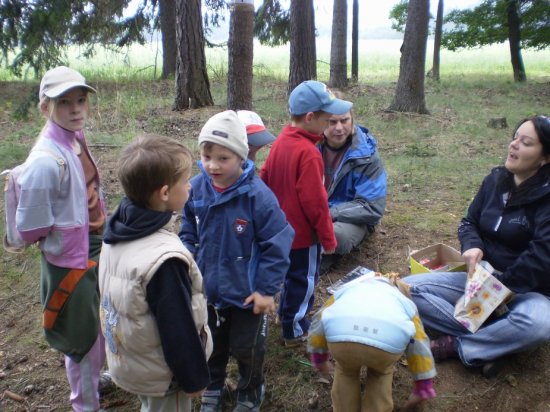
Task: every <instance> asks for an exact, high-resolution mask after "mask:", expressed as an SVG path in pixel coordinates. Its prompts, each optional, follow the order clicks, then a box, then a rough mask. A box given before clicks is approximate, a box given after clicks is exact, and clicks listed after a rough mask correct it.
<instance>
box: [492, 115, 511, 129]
mask: <svg viewBox="0 0 550 412" xmlns="http://www.w3.org/2000/svg"><path fill="white" fill-rule="evenodd" d="M487 126H489V127H492V128H493V129H506V128H508V123H507V122H506V117H495V118H493V119H489V122H488V123H487Z"/></svg>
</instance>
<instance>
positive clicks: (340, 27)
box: [328, 0, 348, 87]
mask: <svg viewBox="0 0 550 412" xmlns="http://www.w3.org/2000/svg"><path fill="white" fill-rule="evenodd" d="M347 4H348V0H334V6H333V9H332V36H331V38H332V40H331V43H330V79H329V82H328V83H329V85H330V86H331V87H345V86H347V84H348V60H347V52H348V47H347V34H348V6H347Z"/></svg>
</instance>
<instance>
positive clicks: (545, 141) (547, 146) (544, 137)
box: [512, 115, 550, 156]
mask: <svg viewBox="0 0 550 412" xmlns="http://www.w3.org/2000/svg"><path fill="white" fill-rule="evenodd" d="M525 122H532V123H533V126H534V127H535V132H536V133H537V136H538V137H539V140H540V143H541V144H542V152H543V154H544V155H545V156H550V118H549V117H547V116H543V115H537V116H532V117H526V118H525V119H523V120H521V121H520V122H519V123H518V125H517V126H516V128H515V129H514V133H513V134H512V137H514V136H515V135H516V132H517V131H518V129H519V127H520V126H521V125H522V124H523V123H525Z"/></svg>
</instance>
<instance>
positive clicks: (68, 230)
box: [16, 121, 105, 269]
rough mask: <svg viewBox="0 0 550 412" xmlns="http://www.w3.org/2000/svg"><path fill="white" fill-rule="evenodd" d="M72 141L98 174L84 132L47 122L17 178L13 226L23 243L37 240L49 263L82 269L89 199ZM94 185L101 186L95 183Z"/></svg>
mask: <svg viewBox="0 0 550 412" xmlns="http://www.w3.org/2000/svg"><path fill="white" fill-rule="evenodd" d="M75 139H76V140H78V141H79V142H80V143H81V146H82V148H83V150H85V151H86V153H87V154H88V156H89V157H90V159H92V162H93V164H94V167H95V168H96V172H97V165H96V163H95V161H94V160H93V158H92V156H91V154H90V153H89V151H88V146H87V144H86V140H85V138H84V133H83V131H78V132H71V131H69V130H66V129H63V128H62V127H60V126H59V125H57V124H56V123H54V122H52V121H48V122H47V123H46V126H45V127H44V129H43V130H42V132H41V134H40V136H39V138H38V140H37V142H36V144H35V146H34V149H35V150H32V151H31V152H30V154H29V156H28V157H27V160H26V161H25V165H26V166H25V170H24V171H23V173H22V174H21V176H20V179H19V183H20V185H21V195H20V199H19V204H18V206H17V212H16V227H17V230H18V231H19V232H20V234H21V237H22V238H23V240H25V241H26V242H29V243H34V242H37V241H39V247H40V249H41V250H42V252H43V253H44V256H45V257H46V260H47V261H48V262H50V263H51V264H53V265H55V266H59V267H65V268H72V269H85V268H86V267H87V262H88V249H89V240H88V237H89V227H88V224H89V216H88V196H87V190H86V180H85V177H84V170H83V168H82V163H81V161H80V159H79V158H78V155H77V154H76V153H74V151H73V149H72V146H73V143H74V142H75ZM36 149H39V150H36ZM40 149H41V150H40ZM48 152H54V153H58V154H60V155H61V157H62V158H63V159H64V161H65V166H64V167H65V170H64V172H63V173H62V170H61V169H60V167H59V165H58V163H57V160H56V159H55V158H54V157H53V156H52V155H51V154H50V153H48ZM96 176H99V173H98V172H97V173H96ZM98 179H99V177H98ZM97 184H98V187H100V186H99V182H97ZM99 195H100V207H101V209H102V210H103V211H104V212H105V202H104V199H103V194H102V193H101V191H100V193H99Z"/></svg>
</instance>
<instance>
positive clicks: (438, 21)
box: [432, 0, 443, 81]
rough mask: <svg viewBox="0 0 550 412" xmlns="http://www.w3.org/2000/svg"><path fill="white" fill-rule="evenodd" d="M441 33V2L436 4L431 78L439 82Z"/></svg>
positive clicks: (441, 0) (440, 0)
mask: <svg viewBox="0 0 550 412" xmlns="http://www.w3.org/2000/svg"><path fill="white" fill-rule="evenodd" d="M442 31H443V0H439V2H438V3H437V18H436V20H435V35H434V60H433V66H432V77H433V79H434V80H435V81H439V61H440V57H439V55H440V51H441V34H442Z"/></svg>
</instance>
